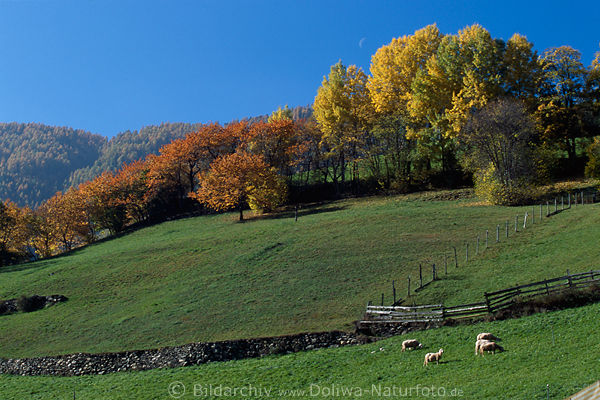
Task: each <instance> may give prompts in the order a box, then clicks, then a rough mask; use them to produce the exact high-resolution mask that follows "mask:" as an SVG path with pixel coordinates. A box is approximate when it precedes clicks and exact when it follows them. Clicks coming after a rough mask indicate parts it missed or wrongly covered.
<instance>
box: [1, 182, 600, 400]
mask: <svg viewBox="0 0 600 400" xmlns="http://www.w3.org/2000/svg"><path fill="white" fill-rule="evenodd" d="M455 194H456V193H453V192H452V193H425V194H414V195H407V196H395V197H373V198H363V199H352V200H344V201H338V202H333V203H329V204H325V205H320V206H315V207H310V208H305V209H303V210H301V214H300V219H299V220H298V222H294V219H293V215H290V214H283V215H277V216H275V217H274V218H273V217H271V218H269V217H264V218H257V219H254V220H251V221H248V222H246V223H243V224H240V223H236V222H235V218H236V217H237V216H236V215H232V214H224V215H217V216H210V217H199V218H190V219H184V220H178V221H172V222H167V223H164V224H160V225H156V226H153V227H149V228H145V229H142V230H139V231H137V232H134V233H132V234H129V235H126V236H122V237H120V238H116V239H112V240H109V241H106V242H103V243H98V244H96V245H93V246H89V247H86V248H83V249H80V250H78V251H76V252H74V253H73V254H70V255H67V256H63V257H58V258H54V259H50V260H45V261H41V262H36V263H32V264H27V265H21V266H15V267H10V268H4V269H2V270H0V298H10V297H15V296H19V295H21V294H34V293H35V294H55V293H58V294H64V295H66V296H68V297H69V298H70V300H69V301H68V302H66V303H62V304H59V305H57V306H54V307H53V308H50V309H45V310H41V311H36V312H33V313H29V314H21V313H18V314H13V315H8V316H2V317H0V323H1V325H0V326H1V328H2V331H1V335H0V356H1V357H26V356H39V355H49V354H60V353H71V352H79V351H86V352H101V351H119V350H126V349H139V348H151V347H160V346H167V345H177V344H183V343H187V342H192V341H207V340H221V339H232V338H242V337H253V336H272V335H279V334H286V333H297V332H300V331H321V330H328V329H339V328H342V329H344V328H346V329H351V322H352V321H353V320H355V319H358V318H359V317H360V316H361V314H362V312H363V311H364V306H365V304H366V302H367V301H368V300H373V301H377V300H379V299H380V296H381V293H382V292H385V296H386V303H387V302H389V301H390V300H391V290H390V288H391V281H392V280H393V279H394V280H396V286H397V288H398V295H399V296H400V297H405V294H406V276H407V275H411V276H412V277H413V285H414V277H415V276H417V275H416V271H417V267H418V263H419V262H422V263H423V264H424V265H425V264H427V265H429V266H430V264H431V263H432V262H436V263H437V264H438V265H442V264H443V262H442V260H443V256H444V255H445V254H448V255H451V256H452V257H451V259H452V258H453V255H452V253H451V252H450V249H451V248H452V246H457V248H458V250H459V266H458V268H455V267H454V266H453V262H452V261H451V262H450V266H449V268H448V275H444V273H443V269H442V268H441V267H440V266H438V274H439V275H440V278H441V279H440V280H439V281H436V282H434V283H433V284H431V285H429V286H427V287H426V288H425V289H424V290H422V291H420V292H418V293H417V294H413V296H412V297H411V298H410V299H409V300H408V302H409V303H411V302H413V301H414V302H416V303H419V304H423V303H432V302H443V303H445V304H448V305H453V304H458V303H461V302H471V301H479V300H480V299H481V298H482V297H481V296H482V293H483V291H485V290H493V289H498V288H503V287H506V286H510V285H513V284H516V283H526V282H530V281H535V280H538V279H543V278H548V277H552V276H557V275H562V274H564V273H565V272H566V269H570V270H571V271H573V272H578V271H584V270H589V269H591V268H595V269H598V267H599V265H598V264H597V259H598V248H597V238H598V237H599V233H600V232H599V230H600V228H599V226H600V224H599V223H600V213H598V211H599V210H600V205H586V206H584V207H577V208H575V207H573V208H572V209H571V210H567V211H564V212H562V213H559V214H558V215H555V216H552V217H551V218H544V220H543V221H542V222H540V221H539V219H538V218H537V217H536V224H534V225H533V226H531V225H530V226H529V227H528V228H527V229H525V230H524V231H523V230H522V228H521V227H519V232H518V233H516V234H515V233H514V225H513V224H514V216H515V215H517V214H519V215H520V216H521V218H522V215H523V213H524V212H525V210H530V209H531V208H530V207H520V208H507V207H490V206H484V205H481V204H479V203H477V202H476V200H475V199H471V198H466V199H461V200H454V201H446V200H440V199H441V198H445V197H453V196H454V195H455ZM506 220H509V221H510V222H511V230H510V237H509V238H508V239H505V238H504V236H503V235H502V238H501V242H500V243H498V244H496V243H494V242H495V227H496V225H497V224H498V223H503V222H504V221H506ZM486 229H488V230H489V231H490V247H489V248H488V249H486V250H483V247H484V246H483V240H482V242H481V247H480V250H481V251H480V254H479V255H478V256H475V255H474V252H475V237H476V235H477V234H479V235H480V236H481V237H482V238H483V237H484V236H483V235H484V233H485V230H486ZM502 233H504V231H502ZM466 240H468V241H470V248H471V260H470V262H469V263H465V261H464V243H465V241H466ZM425 270H426V271H428V274H429V273H430V272H429V270H428V269H425ZM427 278H428V279H427V280H429V275H427ZM413 288H414V286H413ZM599 311H600V305H598V304H595V305H591V306H586V307H581V308H578V309H573V310H564V311H558V312H553V313H547V314H538V315H534V316H531V317H525V318H521V319H518V320H507V321H496V322H489V323H480V324H478V325H473V326H459V327H454V328H450V327H445V328H440V329H434V330H429V331H425V332H418V333H414V334H410V337H414V338H417V339H419V340H421V341H422V342H423V343H424V344H425V345H426V348H425V349H423V350H419V351H414V352H410V353H401V352H400V343H401V342H402V340H404V339H405V337H396V338H391V339H387V340H385V341H380V342H378V343H374V344H370V345H365V346H356V347H345V348H339V349H323V350H316V351H310V352H304V353H298V354H291V355H287V356H272V357H266V358H263V359H251V360H244V361H235V362H227V363H212V364H207V365H202V366H198V367H188V368H179V369H168V370H153V371H145V372H130V373H118V374H111V375H108V376H85V377H73V378H58V377H15V376H0V393H2V395H1V396H0V398H2V399H4V398H6V399H56V398H58V399H71V398H73V392H75V393H76V398H77V399H80V398H84V399H153V398H156V399H167V398H170V397H169V393H168V387H169V384H171V383H172V382H174V381H179V382H182V383H183V384H184V385H185V386H186V388H187V392H186V395H185V396H184V397H182V398H197V397H210V396H202V394H203V393H201V392H197V393H196V394H200V396H194V393H193V387H194V385H195V384H196V385H201V386H202V387H203V388H206V386H207V385H210V384H213V385H215V387H218V385H223V386H225V387H238V388H243V387H246V388H247V387H248V385H252V386H253V387H261V388H263V389H265V390H266V389H270V390H271V392H270V394H271V396H270V397H273V398H293V397H297V398H314V397H317V398H319V397H325V398H331V397H334V394H340V392H339V391H341V390H346V391H347V390H350V389H351V390H353V395H354V397H357V391H358V390H359V389H360V391H362V392H361V393H360V394H361V396H360V397H361V398H362V397H364V398H378V396H377V393H376V392H367V391H366V390H369V391H371V390H372V389H373V386H372V385H376V388H381V390H382V391H383V390H386V388H390V390H392V389H394V387H395V388H396V389H395V390H397V391H398V390H400V392H397V393H400V394H403V393H405V392H402V390H406V388H411V387H412V388H413V389H412V390H413V394H415V393H416V392H414V391H415V390H417V389H416V385H420V386H419V387H420V388H423V387H431V385H435V386H436V387H437V388H440V387H443V388H444V389H443V390H446V393H448V396H449V395H450V394H452V393H454V394H457V393H462V396H460V397H462V398H468V399H487V398H494V399H538V398H539V399H544V398H546V397H545V396H546V385H547V384H548V385H550V386H549V388H550V398H553V399H560V398H564V397H565V396H567V395H569V394H571V393H574V392H576V391H577V390H579V389H580V388H582V387H584V386H586V385H589V384H591V383H592V382H593V381H594V380H596V379H598V376H600V363H599V361H600V356H598V351H597V350H598V348H599V347H598V346H599V344H600V337H599V336H598V334H597V315H598V312H599ZM482 331H493V332H495V333H497V334H498V335H499V336H501V337H503V338H504V341H503V342H502V344H503V345H504V346H505V347H506V348H507V350H508V351H507V352H505V353H502V354H498V355H495V356H486V357H485V358H477V357H475V356H474V355H473V343H474V337H475V336H476V334H477V333H479V332H482ZM439 347H443V348H444V349H445V354H444V363H442V364H440V365H433V366H431V367H429V368H423V366H422V362H423V355H424V353H425V352H426V351H437V350H438V348H439ZM380 348H383V349H384V350H383V351H381V350H380ZM311 385H312V386H311ZM311 388H312V392H311ZM324 388H325V389H324ZM332 388H333V390H334V393H333V394H332V393H330V392H328V390H332ZM357 388H359V389H357ZM453 389H456V391H454V392H452V390H453ZM286 390H290V391H296V392H294V393H292V392H285V391H286ZM302 390H304V391H305V392H304V394H301V392H299V391H302ZM319 390H320V391H319ZM335 390H338V392H335ZM409 390H410V389H409ZM440 390H442V389H440ZM458 390H460V391H461V392H458ZM346 393H347V392H346ZM382 393H383V392H382ZM423 393H424V392H423V391H421V392H420V395H421V396H420V397H424V395H423ZM314 394H318V395H317V396H313V395H314ZM265 395H266V394H265V393H264V392H263V393H262V396H259V397H265ZM214 397H218V396H217V395H216V394H214V393H213V398H214ZM234 397H235V396H234ZM241 397H243V396H239V395H238V396H237V397H235V398H241ZM338 397H340V396H338ZM383 397H385V396H383ZM404 397H406V396H404ZM413 397H414V396H413ZM449 397H450V396H449ZM456 397H458V396H456Z"/></svg>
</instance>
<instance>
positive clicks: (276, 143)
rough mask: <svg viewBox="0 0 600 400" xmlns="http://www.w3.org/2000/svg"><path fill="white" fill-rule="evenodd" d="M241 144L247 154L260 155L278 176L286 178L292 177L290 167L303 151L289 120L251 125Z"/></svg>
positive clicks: (275, 120) (292, 124)
mask: <svg viewBox="0 0 600 400" xmlns="http://www.w3.org/2000/svg"><path fill="white" fill-rule="evenodd" d="M242 144H243V145H244V147H245V148H247V150H248V151H249V152H251V153H254V154H260V155H262V156H263V157H264V159H265V162H266V163H267V164H268V165H271V166H273V167H274V168H275V169H276V170H277V171H278V173H279V174H280V175H283V176H288V177H290V176H291V175H292V173H293V171H292V167H293V166H294V165H295V164H296V162H297V161H298V156H299V155H300V154H301V153H302V152H303V150H304V148H303V144H302V142H301V137H300V136H299V135H298V133H297V128H296V124H295V123H294V122H293V121H292V120H291V119H274V120H271V121H270V122H257V123H255V124H253V125H252V126H251V127H250V129H249V130H248V133H247V135H246V136H245V137H244V138H242Z"/></svg>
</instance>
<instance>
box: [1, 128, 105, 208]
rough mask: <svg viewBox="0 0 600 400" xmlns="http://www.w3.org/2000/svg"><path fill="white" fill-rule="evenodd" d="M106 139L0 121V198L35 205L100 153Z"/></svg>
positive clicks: (59, 187)
mask: <svg viewBox="0 0 600 400" xmlns="http://www.w3.org/2000/svg"><path fill="white" fill-rule="evenodd" d="M106 142H107V141H106V138H105V137H103V136H100V135H95V134H92V133H90V132H86V131H83V130H75V129H72V128H68V127H56V126H47V125H42V124H37V123H28V124H21V123H15V122H12V123H0V199H3V200H4V199H10V200H12V201H14V202H16V203H18V204H19V205H21V206H23V205H29V206H32V207H34V206H37V205H39V204H40V203H41V202H42V201H43V200H45V199H47V198H49V197H50V196H52V195H53V194H54V193H56V191H57V190H60V189H62V188H63V187H64V182H65V180H66V179H67V178H68V177H69V176H70V175H71V173H72V172H73V171H75V170H77V169H80V168H85V167H87V166H89V165H90V164H91V163H93V162H94V161H95V160H96V159H98V156H99V155H100V149H101V148H102V147H103V146H104V145H105V144H106Z"/></svg>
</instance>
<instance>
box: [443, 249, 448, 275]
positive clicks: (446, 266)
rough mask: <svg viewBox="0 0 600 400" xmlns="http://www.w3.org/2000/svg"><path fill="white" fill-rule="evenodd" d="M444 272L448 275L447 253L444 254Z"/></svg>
mask: <svg viewBox="0 0 600 400" xmlns="http://www.w3.org/2000/svg"><path fill="white" fill-rule="evenodd" d="M444 274H445V275H448V254H444Z"/></svg>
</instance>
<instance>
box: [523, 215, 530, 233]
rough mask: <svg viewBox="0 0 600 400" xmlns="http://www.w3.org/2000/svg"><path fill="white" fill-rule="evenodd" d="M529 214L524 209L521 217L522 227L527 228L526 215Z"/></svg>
mask: <svg viewBox="0 0 600 400" xmlns="http://www.w3.org/2000/svg"><path fill="white" fill-rule="evenodd" d="M528 215H529V214H528V213H527V211H525V216H524V217H523V229H525V228H527V216H528Z"/></svg>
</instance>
